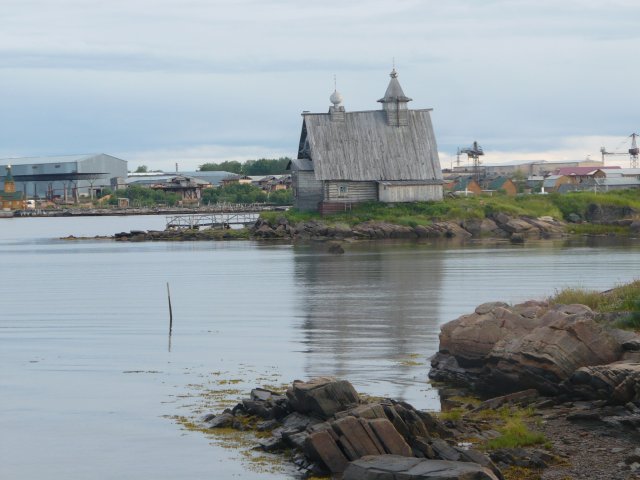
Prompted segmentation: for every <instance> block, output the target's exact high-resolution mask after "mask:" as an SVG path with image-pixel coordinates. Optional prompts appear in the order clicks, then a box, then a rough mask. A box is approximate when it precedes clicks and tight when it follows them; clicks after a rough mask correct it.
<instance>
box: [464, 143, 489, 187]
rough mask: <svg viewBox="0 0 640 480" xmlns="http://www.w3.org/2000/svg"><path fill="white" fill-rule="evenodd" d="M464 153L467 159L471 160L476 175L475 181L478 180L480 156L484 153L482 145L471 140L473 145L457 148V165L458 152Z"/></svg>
mask: <svg viewBox="0 0 640 480" xmlns="http://www.w3.org/2000/svg"><path fill="white" fill-rule="evenodd" d="M461 153H466V154H467V160H473V172H474V174H475V177H476V181H478V180H480V156H481V155H484V151H483V150H482V147H481V146H480V145H478V142H473V145H472V146H470V147H467V148H459V149H458V165H460V154H461Z"/></svg>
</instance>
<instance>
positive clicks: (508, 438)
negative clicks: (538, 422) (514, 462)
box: [487, 417, 548, 450]
mask: <svg viewBox="0 0 640 480" xmlns="http://www.w3.org/2000/svg"><path fill="white" fill-rule="evenodd" d="M498 432H500V436H499V437H497V438H494V439H493V440H489V441H488V442H487V448H488V449H490V450H494V449H498V448H520V447H529V446H532V445H543V444H548V440H547V438H546V437H545V436H544V434H542V433H540V432H534V431H532V430H530V429H529V427H528V426H527V425H526V424H525V422H524V420H523V419H522V418H521V417H514V418H510V419H508V420H507V421H506V423H505V424H504V425H503V426H501V427H498Z"/></svg>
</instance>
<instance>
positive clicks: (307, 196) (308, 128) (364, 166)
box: [289, 69, 443, 213]
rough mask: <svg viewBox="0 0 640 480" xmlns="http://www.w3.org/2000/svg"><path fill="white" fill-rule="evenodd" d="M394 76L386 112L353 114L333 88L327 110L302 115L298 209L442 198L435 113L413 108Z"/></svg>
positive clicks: (296, 164) (295, 178) (295, 163)
mask: <svg viewBox="0 0 640 480" xmlns="http://www.w3.org/2000/svg"><path fill="white" fill-rule="evenodd" d="M390 76H391V80H390V81H389V86H388V87H387V90H386V92H385V94H384V97H382V98H381V99H380V100H378V102H380V103H381V104H382V109H381V110H369V111H362V112H348V111H346V110H345V108H344V106H343V105H342V101H343V98H342V95H340V93H338V92H337V91H334V92H333V94H332V95H331V97H330V101H331V103H332V104H333V105H332V106H331V107H329V112H328V113H308V112H304V113H303V114H302V133H301V135H300V143H299V148H298V156H297V158H296V159H295V160H292V161H291V163H290V164H289V168H290V170H291V173H292V188H293V194H294V206H295V207H296V208H298V209H300V210H307V211H309V210H319V211H320V212H322V213H332V212H338V211H344V210H348V209H349V208H350V207H351V205H352V204H355V203H358V202H364V201H380V202H387V203H395V202H414V201H428V200H441V199H442V184H443V181H442V171H441V169H440V160H439V158H438V149H437V145H436V138H435V134H434V132H433V125H432V123H431V116H430V112H431V110H432V109H419V110H410V109H409V108H408V103H409V102H410V101H411V98H409V97H407V96H406V95H405V94H404V92H403V91H402V87H401V86H400V82H399V81H398V74H397V72H396V70H395V69H393V71H392V72H391V75H390Z"/></svg>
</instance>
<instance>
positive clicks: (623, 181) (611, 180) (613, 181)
mask: <svg viewBox="0 0 640 480" xmlns="http://www.w3.org/2000/svg"><path fill="white" fill-rule="evenodd" d="M589 184H590V185H602V186H609V187H613V186H618V187H619V186H624V185H628V186H629V187H637V186H640V179H638V178H636V177H606V178H599V179H597V180H596V181H591V182H589Z"/></svg>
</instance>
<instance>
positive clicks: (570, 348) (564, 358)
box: [429, 301, 637, 399]
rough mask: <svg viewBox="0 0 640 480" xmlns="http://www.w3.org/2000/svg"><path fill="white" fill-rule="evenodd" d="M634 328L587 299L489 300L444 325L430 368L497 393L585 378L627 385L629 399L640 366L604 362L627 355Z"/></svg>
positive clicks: (571, 386)
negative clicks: (610, 320)
mask: <svg viewBox="0 0 640 480" xmlns="http://www.w3.org/2000/svg"><path fill="white" fill-rule="evenodd" d="M629 335H631V337H633V338H637V336H635V335H633V334H629V333H628V332H622V331H619V330H616V329H613V328H610V327H608V326H606V325H603V324H601V323H599V322H598V321H597V320H596V315H595V313H594V312H593V311H591V310H590V309H589V308H588V307H586V306H584V305H548V304H547V303H545V302H535V301H530V302H525V303H522V304H519V305H515V306H513V307H510V306H508V305H506V304H504V303H500V302H494V303H487V304H483V305H480V306H479V307H477V308H476V310H475V312H474V313H472V314H470V315H463V316H461V317H460V318H458V319H456V320H454V321H452V322H449V323H447V324H445V325H443V326H442V328H441V333H440V349H439V352H438V353H437V354H436V355H435V356H434V358H433V359H432V369H431V372H430V374H429V375H430V377H431V378H432V379H435V380H442V381H449V382H454V383H462V384H465V385H468V386H471V387H473V388H475V389H478V390H486V391H490V392H494V393H501V392H512V391H516V390H523V389H528V388H533V389H536V390H538V391H539V392H541V393H543V394H547V395H557V394H560V393H567V392H574V393H575V392H577V391H578V389H577V387H575V386H577V385H581V389H582V390H583V391H584V392H586V391H587V390H589V388H590V389H591V391H592V392H599V393H598V395H604V392H608V393H607V398H609V397H610V396H611V395H612V394H613V392H614V391H616V392H618V391H619V392H620V398H621V399H622V398H626V397H625V394H623V393H622V392H626V390H625V389H626V388H627V387H626V386H622V383H623V382H625V381H626V380H624V379H626V378H627V377H628V376H631V377H633V376H634V375H635V373H633V372H634V368H632V367H629V366H628V365H627V366H626V367H624V368H623V367H616V366H615V364H613V365H609V366H607V367H596V366H603V365H607V364H612V362H617V361H619V360H621V359H623V358H624V355H625V352H626V351H627V350H629V349H630V348H634V347H633V345H634V341H633V339H632V338H630V337H629ZM584 367H589V368H586V369H585V368H584ZM574 372H575V373H574ZM604 378H606V379H607V380H606V381H605V380H604ZM633 378H637V377H633ZM570 379H571V380H570ZM603 382H604V384H603ZM607 382H608V383H607ZM587 385H591V387H587ZM625 385H626V384H625ZM617 388H619V390H615V389H617ZM593 395H595V393H593ZM593 395H592V396H593ZM627 396H628V395H627Z"/></svg>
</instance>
